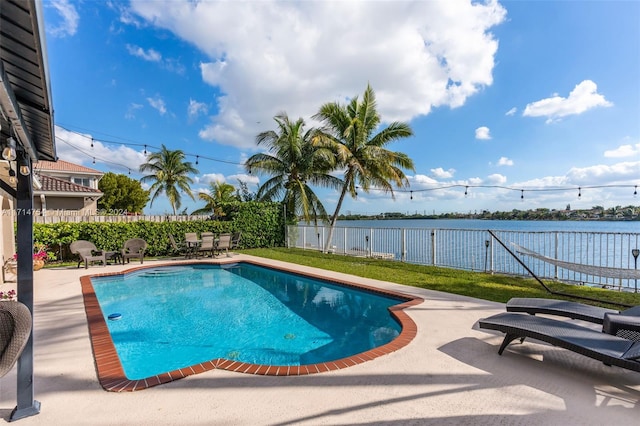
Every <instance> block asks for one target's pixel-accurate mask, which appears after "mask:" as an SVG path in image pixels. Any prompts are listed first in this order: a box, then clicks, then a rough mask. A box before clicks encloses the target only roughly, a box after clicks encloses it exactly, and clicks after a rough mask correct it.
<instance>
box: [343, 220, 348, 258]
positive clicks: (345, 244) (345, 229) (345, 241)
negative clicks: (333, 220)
mask: <svg viewBox="0 0 640 426" xmlns="http://www.w3.org/2000/svg"><path fill="white" fill-rule="evenodd" d="M343 253H344V254H345V255H346V254H347V227H346V226H345V227H344V252H343Z"/></svg>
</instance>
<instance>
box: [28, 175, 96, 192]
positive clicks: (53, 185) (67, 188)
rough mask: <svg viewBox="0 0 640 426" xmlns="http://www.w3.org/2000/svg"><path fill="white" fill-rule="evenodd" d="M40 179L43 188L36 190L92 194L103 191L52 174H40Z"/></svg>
mask: <svg viewBox="0 0 640 426" xmlns="http://www.w3.org/2000/svg"><path fill="white" fill-rule="evenodd" d="M38 180H39V181H40V184H41V185H42V188H41V189H40V190H36V191H34V192H77V193H91V194H101V193H102V191H100V190H99V189H93V188H89V187H88V186H82V185H78V184H76V183H73V182H69V181H66V180H63V179H58V178H55V177H51V176H45V175H40V176H38Z"/></svg>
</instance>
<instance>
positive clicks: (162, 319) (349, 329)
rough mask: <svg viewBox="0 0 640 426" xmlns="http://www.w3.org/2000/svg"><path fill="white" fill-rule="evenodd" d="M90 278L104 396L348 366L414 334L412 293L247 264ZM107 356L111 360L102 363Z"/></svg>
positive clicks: (87, 290)
mask: <svg viewBox="0 0 640 426" xmlns="http://www.w3.org/2000/svg"><path fill="white" fill-rule="evenodd" d="M84 278H85V277H83V280H82V284H83V294H84V295H85V306H86V307H87V317H88V320H89V325H90V331H91V336H92V343H93V346H94V353H95V356H96V366H97V368H98V375H99V378H100V381H101V384H102V385H103V387H105V389H108V390H118V391H120V390H135V389H139V388H143V387H148V386H153V385H155V384H159V383H164V382H167V381H170V380H175V379H177V378H181V377H184V376H186V375H189V374H195V373H198V372H201V371H206V370H209V369H213V368H224V369H228V370H234V371H241V372H249V373H254V374H271V375H290V374H310V373H316V372H321V371H327V370H332V369H337V368H344V367H347V366H350V365H355V364H357V363H360V362H364V361H366V360H368V359H372V358H375V357H377V356H380V355H382V354H384V353H388V352H391V351H393V350H396V349H398V348H399V347H402V346H404V345H406V344H407V343H408V342H409V341H410V340H411V338H412V337H413V335H415V325H414V324H413V322H412V321H411V320H410V319H408V316H406V315H403V312H402V311H401V309H400V308H401V307H404V306H406V305H408V304H413V303H414V302H415V300H414V299H411V298H410V297H408V296H406V295H400V294H395V293H390V292H382V291H379V290H374V291H372V289H363V288H361V287H360V288H358V286H357V285H355V283H336V282H329V281H326V280H320V279H318V277H309V276H304V275H301V274H296V273H291V272H285V271H280V270H275V269H273V268H265V267H264V266H258V265H256V264H252V263H250V262H236V263H231V264H223V265H215V264H203V263H198V264H186V263H181V264H179V265H175V264H174V265H171V266H166V267H145V268H136V269H134V270H131V271H129V272H126V273H124V274H122V273H121V274H113V275H102V276H92V277H87V278H88V279H84ZM345 284H346V286H345ZM109 316H114V317H117V318H118V320H109V319H108V318H109ZM96 348H97V349H98V350H96ZM101 359H109V362H108V363H106V364H105V365H104V366H101V365H100V362H99V361H98V360H101ZM101 367H104V368H101ZM101 370H106V371H105V374H104V377H103V374H102V373H103V372H101Z"/></svg>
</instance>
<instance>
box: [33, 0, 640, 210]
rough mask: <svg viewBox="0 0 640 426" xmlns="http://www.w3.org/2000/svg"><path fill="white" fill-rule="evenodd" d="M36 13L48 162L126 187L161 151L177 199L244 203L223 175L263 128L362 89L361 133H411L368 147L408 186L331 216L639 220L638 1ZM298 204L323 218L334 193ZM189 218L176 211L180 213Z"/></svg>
mask: <svg viewBox="0 0 640 426" xmlns="http://www.w3.org/2000/svg"><path fill="white" fill-rule="evenodd" d="M43 6H44V8H43V9H44V17H45V29H46V43H47V52H48V62H49V73H50V80H51V91H52V98H53V105H54V110H55V111H54V120H55V124H56V127H55V133H56V146H57V154H58V157H59V158H60V159H61V160H66V161H71V162H74V163H78V164H82V165H84V166H87V167H91V168H95V169H97V170H100V171H103V172H114V173H123V174H127V175H129V176H130V177H131V178H133V179H140V178H141V177H142V176H143V174H141V173H139V171H138V168H139V166H140V164H142V163H144V162H145V161H146V160H145V158H146V155H145V154H146V153H149V152H154V151H157V150H158V149H159V148H160V146H161V145H165V146H166V147H167V148H168V149H172V150H175V149H180V150H182V151H183V152H184V153H185V154H186V158H187V160H188V161H191V162H192V163H193V164H194V166H195V167H196V168H197V169H198V171H199V172H198V173H197V174H196V175H194V176H192V178H193V180H194V184H193V185H192V190H193V191H194V193H195V194H197V193H198V192H206V191H207V190H208V188H209V184H210V183H211V182H215V181H218V182H227V183H230V184H232V185H235V186H238V181H243V182H245V183H246V184H247V185H248V187H249V189H250V190H252V191H254V192H255V191H257V188H258V186H259V185H260V184H261V183H262V182H264V181H265V180H266V179H267V178H268V176H263V175H257V174H256V173H255V172H254V173H251V174H250V173H248V170H246V169H245V167H244V166H243V164H244V162H245V161H246V159H247V158H248V157H250V156H251V155H253V154H255V153H258V152H262V150H263V149H264V148H263V147H262V146H260V147H259V146H257V145H256V143H255V139H256V135H257V134H258V133H260V132H263V131H266V130H275V129H276V128H277V127H276V124H275V121H274V117H275V116H276V115H278V114H279V113H281V112H285V113H286V114H287V115H288V116H289V118H290V119H292V120H296V119H298V118H303V119H304V120H305V123H306V126H307V128H311V127H314V126H317V125H318V124H319V123H317V122H314V121H313V119H312V116H313V115H314V114H315V113H316V112H317V111H318V109H319V108H320V106H321V105H323V104H325V103H328V102H339V103H341V104H346V103H348V102H349V101H350V100H351V99H353V98H354V97H356V96H360V97H361V96H362V93H363V92H364V90H365V89H366V87H367V84H370V85H371V87H372V88H373V90H374V91H375V94H376V101H377V108H378V112H379V113H380V115H381V119H382V124H381V126H382V127H381V129H382V128H383V127H384V126H386V125H388V124H389V123H391V122H393V121H403V122H406V123H408V124H409V125H410V126H411V128H412V129H413V133H414V135H413V136H412V137H410V138H406V139H402V140H399V141H395V142H393V143H391V144H389V145H388V148H389V149H391V150H394V151H400V152H403V153H405V154H407V155H408V156H409V157H410V158H411V159H412V160H413V161H414V164H415V170H405V173H406V175H407V178H408V181H409V184H410V187H409V188H403V189H397V190H396V191H394V196H393V197H392V195H391V194H389V193H385V192H383V191H380V190H377V189H375V188H374V189H372V190H371V191H369V193H366V192H364V191H358V196H357V198H356V199H351V198H347V199H346V200H345V202H344V204H343V206H342V209H341V212H342V213H358V214H379V213H385V212H401V213H409V214H413V213H421V214H424V213H427V214H432V213H436V214H441V213H447V212H461V213H469V212H480V211H482V210H488V211H491V212H493V211H511V210H513V209H518V210H526V209H536V208H549V209H557V210H562V209H565V208H566V207H567V206H568V205H569V206H570V207H571V208H572V209H588V208H591V207H593V206H604V207H606V208H610V207H615V206H628V205H634V206H638V205H640V196H638V195H634V192H637V189H636V185H640V78H639V76H640V2H637V1H571V0H564V1H562V0H556V1H502V2H498V1H493V0H488V1H473V2H470V1H464V0H446V1H445V0H442V1H440V0H432V1H371V0H369V1H352V0H343V1H297V2H296V1H235V2H234V1H231V2H230V1H213V0H200V1H198V0H192V1H178V0H141V1H138V0H132V1H95V0H84V1H71V0H44V2H43ZM196 163H197V164H196ZM336 173H337V175H338V176H340V172H339V171H338V172H336ZM146 187H148V186H146ZM314 189H315V190H316V192H317V193H318V195H319V196H320V198H321V200H323V203H324V205H325V207H326V209H327V211H329V212H333V210H334V209H335V205H336V203H337V200H338V196H339V194H338V192H337V191H335V190H328V189H325V188H314ZM203 205H204V204H203V202H201V201H200V202H199V201H197V198H196V201H192V200H191V199H189V198H188V197H187V196H186V195H184V196H183V197H182V207H181V209H180V210H181V211H182V210H185V211H186V212H191V211H193V210H195V209H197V208H200V207H203ZM144 211H145V213H147V214H164V213H170V212H171V207H170V205H169V203H168V202H167V201H166V199H164V197H161V198H158V199H156V200H155V201H154V202H153V205H147V207H146V208H145V210H144Z"/></svg>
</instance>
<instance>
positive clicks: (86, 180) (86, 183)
mask: <svg viewBox="0 0 640 426" xmlns="http://www.w3.org/2000/svg"><path fill="white" fill-rule="evenodd" d="M92 181H93V179H90V178H78V177H74V178H71V182H73V183H75V184H76V185H82V186H88V187H89V188H91V182H92Z"/></svg>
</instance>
